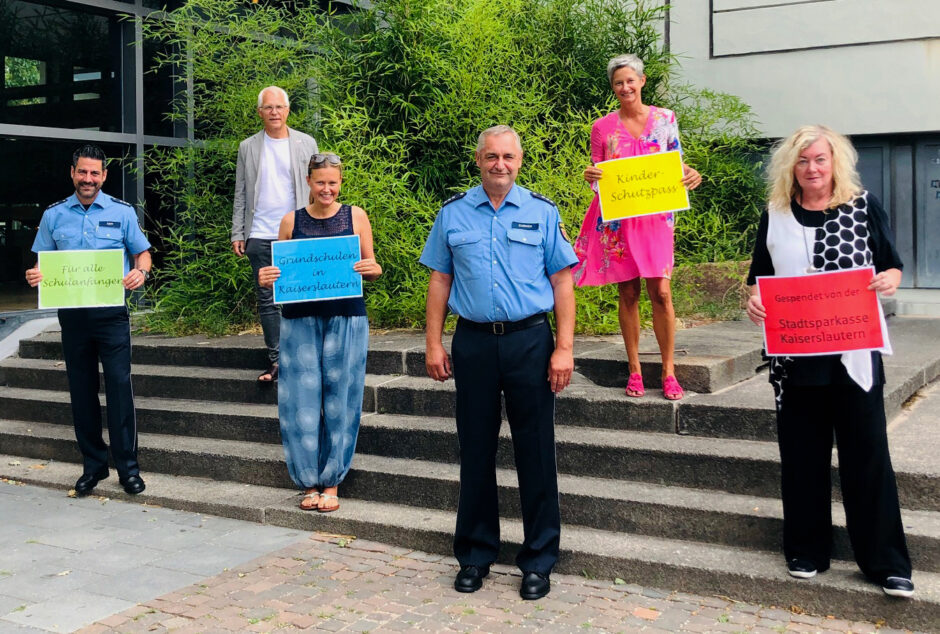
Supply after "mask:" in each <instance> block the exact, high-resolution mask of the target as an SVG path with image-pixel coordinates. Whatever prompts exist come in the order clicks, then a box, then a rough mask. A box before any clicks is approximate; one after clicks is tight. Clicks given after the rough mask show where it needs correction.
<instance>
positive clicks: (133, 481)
mask: <svg viewBox="0 0 940 634" xmlns="http://www.w3.org/2000/svg"><path fill="white" fill-rule="evenodd" d="M121 486H122V487H124V490H125V491H126V492H127V493H128V495H137V494H138V493H143V491H144V489H146V488H147V485H145V484H144V480H143V478H141V477H140V476H139V475H132V476H127V477H126V478H121Z"/></svg>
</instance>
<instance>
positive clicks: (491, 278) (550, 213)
mask: <svg viewBox="0 0 940 634" xmlns="http://www.w3.org/2000/svg"><path fill="white" fill-rule="evenodd" d="M420 262H421V263H422V264H424V265H425V266H427V267H428V268H430V269H433V270H435V271H438V272H440V273H446V274H447V275H453V277H454V280H453V283H452V285H451V289H450V299H449V300H448V301H447V307H448V308H449V309H450V311H451V312H452V313H456V314H457V315H460V316H461V317H464V318H466V319H470V320H472V321H480V322H490V321H518V320H520V319H525V318H526V317H529V316H530V315H535V314H537V313H546V312H549V311H551V310H552V309H553V308H554V305H555V295H554V293H553V291H552V285H551V282H550V281H549V279H548V278H549V276H550V275H554V274H555V273H557V272H558V271H560V270H561V269H563V268H565V267H566V266H572V265H574V264H577V262H578V258H577V256H575V254H574V249H572V248H571V245H570V244H569V243H568V241H567V240H566V239H565V237H564V236H563V235H562V233H561V216H559V214H558V209H557V208H556V207H555V205H554V204H552V203H551V202H549V201H548V200H547V199H545V198H542V197H539V196H537V195H536V194H533V193H532V192H531V191H529V190H528V189H526V188H525V187H520V186H519V185H513V188H512V189H511V190H510V191H509V194H508V195H507V196H506V199H505V200H504V201H503V204H502V205H501V207H500V209H499V210H498V211H497V210H495V209H493V205H492V204H491V203H490V199H489V198H488V197H487V195H486V192H485V191H483V187H482V186H478V187H474V188H473V189H470V190H468V191H467V192H466V194H465V195H463V196H460V197H457V198H454V199H451V200H450V201H448V202H447V203H445V204H444V206H443V207H442V208H441V211H440V212H439V213H438V215H437V220H435V221H434V226H433V227H432V228H431V234H430V235H429V236H428V241H427V243H426V244H425V245H424V252H423V253H422V254H421V260H420Z"/></svg>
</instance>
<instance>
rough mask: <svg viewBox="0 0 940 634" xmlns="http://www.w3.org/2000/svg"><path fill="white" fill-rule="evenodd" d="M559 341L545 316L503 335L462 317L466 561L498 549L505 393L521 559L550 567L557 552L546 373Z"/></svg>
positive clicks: (457, 355) (551, 398) (462, 544)
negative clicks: (478, 327) (522, 529)
mask: <svg viewBox="0 0 940 634" xmlns="http://www.w3.org/2000/svg"><path fill="white" fill-rule="evenodd" d="M554 348H555V343H554V339H553V337H552V332H551V328H550V327H549V325H548V323H547V322H543V323H542V324H539V325H537V326H533V327H531V328H527V329H524V330H519V331H516V332H512V333H508V334H504V335H494V334H491V333H487V332H481V331H478V330H472V329H470V328H466V327H462V326H461V325H460V322H458V325H457V331H456V333H455V334H454V340H453V344H452V356H453V362H454V380H455V382H456V384H457V436H458V438H459V440H460V501H459V502H458V506H457V528H456V531H455V534H454V555H455V556H456V557H457V561H458V562H460V564H461V565H477V566H486V565H489V564H491V563H493V562H494V561H495V560H496V556H497V553H498V551H499V508H498V502H497V487H496V449H497V443H498V434H499V428H500V424H501V422H502V420H501V406H500V394H501V393H502V394H503V395H505V398H506V414H507V416H508V418H509V429H510V431H511V432H512V443H513V450H514V453H515V461H516V471H517V474H518V478H519V495H520V498H521V502H522V520H523V524H524V527H525V536H524V541H523V544H522V550H521V551H520V552H519V554H518V556H517V557H516V564H517V565H518V566H519V568H520V569H522V571H523V572H539V573H543V574H548V573H550V572H551V570H552V568H553V567H554V565H555V562H556V561H557V560H558V543H559V538H560V535H561V518H560V513H559V509H558V476H557V472H556V468H555V429H554V417H555V395H554V394H553V393H552V391H551V388H550V387H549V384H548V380H547V377H548V363H549V359H550V358H551V355H552V352H553V351H554Z"/></svg>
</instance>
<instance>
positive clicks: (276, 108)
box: [258, 105, 288, 112]
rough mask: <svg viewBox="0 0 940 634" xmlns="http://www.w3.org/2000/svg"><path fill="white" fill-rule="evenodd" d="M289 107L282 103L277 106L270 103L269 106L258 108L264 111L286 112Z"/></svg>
mask: <svg viewBox="0 0 940 634" xmlns="http://www.w3.org/2000/svg"><path fill="white" fill-rule="evenodd" d="M287 108H288V107H287V106H282V105H277V106H271V105H268V106H261V107H260V108H258V110H263V111H264V112H272V111H277V112H284V111H285V110H287Z"/></svg>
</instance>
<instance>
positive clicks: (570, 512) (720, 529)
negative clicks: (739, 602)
mask: <svg viewBox="0 0 940 634" xmlns="http://www.w3.org/2000/svg"><path fill="white" fill-rule="evenodd" d="M367 430H368V428H367V427H363V436H367V435H368V433H367ZM0 440H2V443H0V445H2V446H3V447H4V451H5V452H11V453H16V454H18V455H23V456H29V457H31V458H37V459H45V460H57V461H65V462H74V461H79V460H80V458H79V454H78V451H77V449H76V447H75V442H74V437H73V435H72V433H71V430H70V429H69V428H67V427H65V426H64V425H52V424H45V423H24V422H19V421H0ZM363 444H366V445H368V444H369V443H360V447H359V449H360V451H359V452H358V453H357V454H356V457H355V459H354V461H353V469H352V470H351V471H350V473H349V475H348V476H347V478H346V480H345V481H344V483H343V486H342V494H343V496H344V497H352V498H358V499H365V500H373V501H383V500H389V499H394V500H396V501H401V503H404V504H407V505H410V506H420V507H426V508H432V509H446V510H451V511H455V510H456V508H457V499H458V496H459V470H458V467H457V465H456V464H453V463H441V462H431V461H422V460H414V459H411V458H390V457H387V456H383V455H377V454H372V453H369V452H368V450H367V449H366V448H364V447H362V446H361V445H363ZM139 455H140V460H141V464H142V465H143V466H144V469H145V471H146V472H147V473H148V474H149V473H154V472H156V473H165V474H169V475H180V476H189V477H204V478H212V479H213V480H217V481H220V482H221V481H232V482H239V483H243V484H250V485H258V486H269V487H280V488H284V489H292V488H294V485H293V484H292V482H291V481H290V479H289V477H288V475H287V470H286V467H285V465H284V455H283V451H282V449H281V447H280V446H279V445H264V444H258V443H248V442H238V441H225V440H214V439H205V438H188V439H183V438H180V437H175V436H165V435H159V434H141V435H140V450H139ZM510 458H511V456H510ZM510 467H511V465H510ZM497 481H498V483H499V487H500V512H501V514H502V515H503V516H505V517H520V516H521V511H520V507H519V496H518V485H517V480H516V474H515V471H514V470H511V469H507V468H500V469H499V470H498V473H497ZM559 491H560V499H561V504H562V515H563V518H564V522H565V524H566V525H567V524H576V525H583V526H588V527H591V528H599V529H603V530H610V531H619V532H630V533H639V534H646V535H653V536H661V537H670V538H672V539H689V540H693V541H702V542H709V543H719V544H726V545H733V546H738V547H741V548H753V549H763V550H773V551H777V550H779V549H780V547H781V544H780V535H781V531H782V509H781V505H780V502H779V500H777V499H775V498H767V497H761V496H758V495H753V494H752V495H735V494H730V493H724V492H720V491H705V490H700V489H698V490H693V489H689V488H685V487H677V486H675V485H669V486H665V485H658V484H650V483H644V482H634V481H624V480H614V479H607V478H597V477H586V476H583V475H573V474H564V473H563V474H561V475H560V477H559ZM833 517H834V525H835V526H836V528H835V531H834V539H835V546H834V548H835V554H834V556H835V557H837V558H839V557H842V558H849V557H850V556H851V547H850V545H849V541H848V535H847V533H846V531H845V523H844V515H843V513H842V510H841V505H838V504H835V505H834V508H833ZM904 523H905V530H906V531H907V536H908V545H909V548H910V551H911V556H912V558H913V561H914V565H915V567H917V568H918V569H919V570H926V571H931V572H940V512H937V511H932V512H931V511H910V510H905V511H904Z"/></svg>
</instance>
